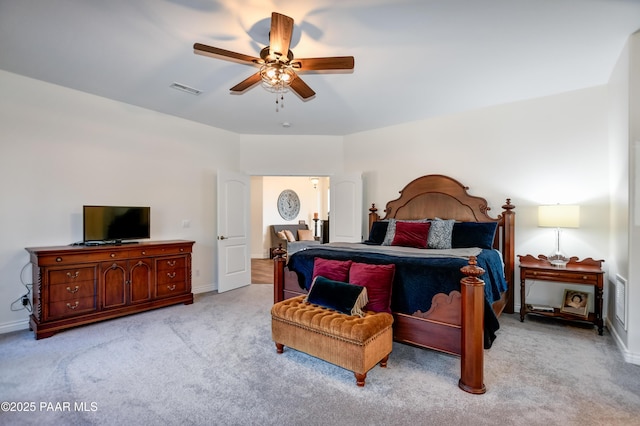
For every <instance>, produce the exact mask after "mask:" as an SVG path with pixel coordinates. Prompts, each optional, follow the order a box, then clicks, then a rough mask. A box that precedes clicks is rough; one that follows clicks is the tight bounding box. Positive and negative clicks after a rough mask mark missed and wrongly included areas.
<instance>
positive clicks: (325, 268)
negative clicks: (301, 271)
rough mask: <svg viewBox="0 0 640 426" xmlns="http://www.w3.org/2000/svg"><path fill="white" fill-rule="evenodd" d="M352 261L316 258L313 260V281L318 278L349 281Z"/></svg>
mask: <svg viewBox="0 0 640 426" xmlns="http://www.w3.org/2000/svg"><path fill="white" fill-rule="evenodd" d="M351 263H352V261H351V260H330V259H323V258H321V257H316V258H315V259H314V260H313V275H312V276H311V280H313V279H314V278H315V277H317V276H323V277H325V278H328V279H330V280H335V281H343V282H347V281H349V268H351Z"/></svg>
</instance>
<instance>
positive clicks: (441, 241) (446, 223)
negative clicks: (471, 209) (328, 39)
mask: <svg viewBox="0 0 640 426" xmlns="http://www.w3.org/2000/svg"><path fill="white" fill-rule="evenodd" d="M454 223H455V220H453V219H449V220H443V219H438V218H435V219H434V220H432V221H431V228H430V229H429V238H428V239H427V248H430V249H450V248H451V236H452V234H453V224H454Z"/></svg>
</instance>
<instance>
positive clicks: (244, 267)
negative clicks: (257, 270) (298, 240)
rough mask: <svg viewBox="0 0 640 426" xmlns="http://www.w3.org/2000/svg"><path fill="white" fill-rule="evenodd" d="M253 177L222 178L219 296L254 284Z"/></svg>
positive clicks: (228, 175)
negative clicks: (251, 240)
mask: <svg viewBox="0 0 640 426" xmlns="http://www.w3.org/2000/svg"><path fill="white" fill-rule="evenodd" d="M249 197H250V184H249V176H246V175H243V174H239V173H232V172H220V173H219V174H218V292H219V293H222V292H224V291H229V290H233V289H236V288H238V287H243V286H246V285H249V284H251V253H250V251H249V247H250V241H249V231H250V227H249V214H250V199H249Z"/></svg>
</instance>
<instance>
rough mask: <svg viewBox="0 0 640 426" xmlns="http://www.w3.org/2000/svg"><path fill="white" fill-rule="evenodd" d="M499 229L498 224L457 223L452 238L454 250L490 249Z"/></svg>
mask: <svg viewBox="0 0 640 426" xmlns="http://www.w3.org/2000/svg"><path fill="white" fill-rule="evenodd" d="M497 228H498V223H497V222H456V223H454V224H453V235H452V237H451V246H452V248H466V247H479V248H482V249H490V248H492V247H493V239H494V237H495V235H496V229H497Z"/></svg>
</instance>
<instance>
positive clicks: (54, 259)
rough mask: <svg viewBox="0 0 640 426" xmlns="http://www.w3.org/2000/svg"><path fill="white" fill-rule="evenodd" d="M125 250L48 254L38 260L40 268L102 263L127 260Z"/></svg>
mask: <svg viewBox="0 0 640 426" xmlns="http://www.w3.org/2000/svg"><path fill="white" fill-rule="evenodd" d="M127 257H128V256H127V251H125V250H100V251H91V250H86V251H79V252H77V253H72V252H69V253H58V254H47V255H43V256H40V257H39V258H38V265H40V266H54V265H74V264H79V263H88V262H101V261H104V260H110V259H127Z"/></svg>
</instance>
